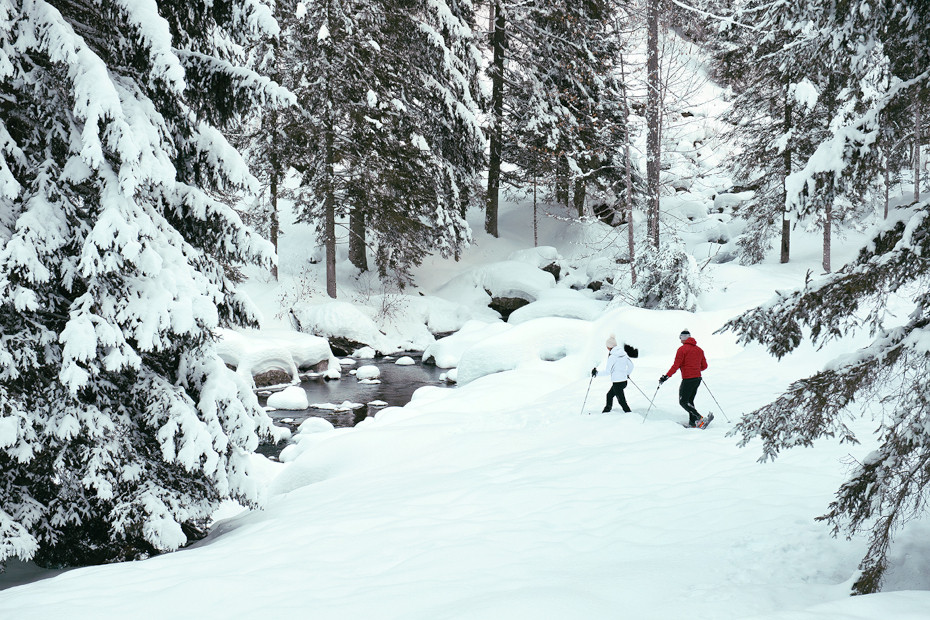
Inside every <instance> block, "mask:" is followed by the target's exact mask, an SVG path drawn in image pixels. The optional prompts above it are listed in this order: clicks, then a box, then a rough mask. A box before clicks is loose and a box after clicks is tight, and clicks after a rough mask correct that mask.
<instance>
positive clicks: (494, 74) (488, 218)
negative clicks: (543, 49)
mask: <svg viewBox="0 0 930 620" xmlns="http://www.w3.org/2000/svg"><path fill="white" fill-rule="evenodd" d="M505 27H506V23H505V21H504V12H503V9H502V3H501V0H495V2H494V30H493V31H492V32H491V47H492V48H493V50H494V58H493V60H492V63H491V153H490V159H489V161H488V202H487V208H486V211H485V214H484V230H485V232H487V233H488V234H490V235H492V236H494V237H497V236H498V231H497V211H498V204H499V201H500V185H501V148H502V145H503V133H504V45H505V43H506V41H505V38H504V37H505V34H506V32H505V30H504V29H505Z"/></svg>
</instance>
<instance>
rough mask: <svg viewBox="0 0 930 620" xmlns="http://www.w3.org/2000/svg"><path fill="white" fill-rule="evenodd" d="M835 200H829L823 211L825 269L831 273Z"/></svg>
mask: <svg viewBox="0 0 930 620" xmlns="http://www.w3.org/2000/svg"><path fill="white" fill-rule="evenodd" d="M832 229H833V201H832V200H830V201H827V204H826V206H824V212H823V270H824V272H826V273H830V245H831V241H832V240H831V235H832V232H833V230H832Z"/></svg>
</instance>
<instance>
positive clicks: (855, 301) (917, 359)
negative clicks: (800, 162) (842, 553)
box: [723, 202, 930, 594]
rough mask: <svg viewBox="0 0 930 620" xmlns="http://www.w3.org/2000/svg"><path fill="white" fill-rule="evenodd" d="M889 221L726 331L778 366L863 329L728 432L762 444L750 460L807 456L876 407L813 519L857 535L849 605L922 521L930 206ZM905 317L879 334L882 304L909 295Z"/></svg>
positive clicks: (929, 410)
mask: <svg viewBox="0 0 930 620" xmlns="http://www.w3.org/2000/svg"><path fill="white" fill-rule="evenodd" d="M893 215H895V217H896V220H895V221H893V222H889V223H888V224H887V229H886V230H884V231H883V232H881V233H880V234H879V235H877V236H876V237H875V239H874V240H873V242H872V243H871V244H870V245H869V246H868V247H866V248H865V249H863V250H862V251H861V252H860V254H859V257H858V258H857V259H856V260H855V261H853V262H852V263H850V264H849V265H847V266H845V267H844V268H843V269H841V270H840V271H838V272H837V273H835V274H831V275H829V276H827V277H826V278H824V279H823V280H822V281H820V282H818V283H816V284H810V285H808V286H806V287H805V288H804V289H803V290H801V291H799V292H796V293H792V294H787V295H786V294H780V295H779V296H778V297H776V298H775V299H773V300H772V301H770V302H769V303H767V304H766V305H764V306H761V307H759V308H756V309H755V310H751V311H749V312H747V313H745V314H743V315H742V316H740V317H737V318H736V319H733V320H731V321H730V322H728V323H727V324H726V325H725V326H724V328H723V329H726V330H732V331H735V332H737V333H738V334H739V340H740V342H749V341H753V340H755V341H758V342H761V343H763V344H765V345H766V346H767V347H768V349H769V351H770V352H771V353H772V354H773V355H775V356H777V357H779V358H781V357H782V356H784V355H786V354H788V353H789V352H791V351H792V350H794V349H795V348H796V347H797V346H798V344H800V342H801V341H802V340H803V339H804V333H805V330H810V337H811V338H812V340H814V341H815V342H826V341H828V340H831V339H835V338H841V337H843V336H845V335H846V334H848V333H849V332H850V331H852V330H855V329H859V328H868V329H870V331H871V333H873V334H874V335H875V339H874V340H873V342H872V343H871V344H870V345H869V346H868V347H865V348H864V349H862V350H860V351H859V352H857V353H855V354H852V355H849V356H847V357H845V358H840V359H838V360H836V361H835V362H833V363H832V364H830V365H828V366H827V367H826V368H825V369H824V370H823V371H821V372H818V373H816V374H815V375H813V376H811V377H808V378H806V379H802V380H799V381H796V382H795V383H793V384H792V385H791V386H790V387H789V388H788V391H787V392H785V394H783V395H782V396H781V397H779V398H778V399H777V400H775V401H774V402H772V403H770V404H768V405H766V406H765V407H762V408H760V409H758V410H756V411H753V412H752V413H749V414H747V415H745V416H744V417H743V419H742V420H741V421H740V422H739V423H738V424H737V425H736V427H735V428H734V430H733V432H734V433H735V434H739V435H742V441H741V444H742V445H745V444H747V443H748V442H749V441H750V440H751V439H753V438H756V437H758V438H760V439H761V440H762V450H763V455H762V460H768V459H772V458H775V456H777V455H778V453H779V452H780V451H781V450H783V449H785V448H792V447H795V446H810V445H812V444H813V442H814V440H816V439H818V438H821V437H839V438H840V440H841V441H848V442H856V441H857V440H856V437H855V436H854V434H853V432H852V431H851V430H850V429H849V427H848V426H847V425H846V423H845V421H846V419H848V418H849V416H851V415H853V414H852V413H851V412H850V406H851V405H852V404H853V403H854V402H855V401H857V400H858V401H860V402H861V401H863V400H867V399H872V400H873V401H878V402H881V403H882V405H883V410H884V413H883V414H882V416H881V418H880V423H879V427H878V429H877V430H876V433H877V435H878V438H879V447H878V449H877V450H876V451H874V452H872V453H871V454H870V455H869V456H868V457H867V458H866V459H864V460H863V462H862V463H860V464H859V466H858V467H857V468H856V469H855V470H854V471H853V472H852V475H851V477H850V478H849V480H847V481H846V482H845V483H843V485H842V486H841V487H840V488H839V490H838V491H837V493H836V499H835V500H834V501H833V502H832V503H831V504H830V510H829V511H828V512H827V513H826V514H825V515H824V516H822V517H820V518H821V519H824V520H826V521H828V522H829V523H830V524H831V525H832V526H833V531H834V534H839V533H841V532H844V533H846V534H848V535H849V536H852V535H854V534H857V533H860V532H868V533H869V538H870V545H869V550H868V553H867V554H866V556H865V557H864V558H863V560H862V563H861V565H860V569H861V570H862V573H861V575H860V576H859V578H858V579H857V580H856V582H855V584H854V586H853V590H854V592H855V593H856V594H865V593H869V592H876V591H877V590H878V589H879V587H880V585H881V581H882V576H883V575H884V573H885V570H886V568H887V564H888V560H887V552H888V548H889V546H890V544H891V542H892V539H893V536H894V534H895V532H896V531H897V530H898V529H899V528H900V527H901V526H902V525H903V524H904V523H906V522H907V521H908V520H909V519H910V518H912V517H914V516H916V515H919V514H923V513H924V512H925V510H926V505H927V500H928V498H930V431H928V429H930V400H928V398H927V390H926V377H927V375H928V373H930V353H928V350H930V347H928V343H930V203H928V202H924V203H922V204H919V205H917V206H916V207H914V208H911V209H907V210H901V211H899V212H895V213H894V214H893ZM913 291H916V299H915V308H914V311H913V312H912V313H911V314H910V316H909V317H908V319H907V322H906V323H905V324H904V325H900V326H896V327H893V328H888V329H885V328H883V320H884V319H885V315H886V311H885V308H886V300H887V298H888V296H889V295H891V294H893V293H900V294H903V295H911V294H912V292H913Z"/></svg>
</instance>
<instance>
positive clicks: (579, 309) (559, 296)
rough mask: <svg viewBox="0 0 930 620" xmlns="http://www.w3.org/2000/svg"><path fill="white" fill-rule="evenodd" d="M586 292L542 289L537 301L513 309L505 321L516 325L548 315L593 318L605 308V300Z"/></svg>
mask: <svg viewBox="0 0 930 620" xmlns="http://www.w3.org/2000/svg"><path fill="white" fill-rule="evenodd" d="M587 293H588V292H586V291H575V290H572V289H552V290H549V291H543V292H542V294H541V295H540V298H539V300H538V301H534V302H533V303H531V304H529V305H526V306H523V307H522V308H518V309H517V310H514V311H513V313H512V314H511V315H510V316H509V317H508V318H507V322H508V323H510V324H511V325H518V324H520V323H525V322H527V321H530V320H532V319H538V318H542V317H549V316H557V317H563V318H569V319H583V320H585V321H591V320H594V319H596V318H597V317H598V316H600V315H601V314H602V313H603V312H604V310H605V309H606V308H607V302H606V301H602V300H599V299H592V298H591V297H590V295H588V294H587Z"/></svg>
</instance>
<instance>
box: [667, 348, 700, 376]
mask: <svg viewBox="0 0 930 620" xmlns="http://www.w3.org/2000/svg"><path fill="white" fill-rule="evenodd" d="M679 368H681V378H682V379H694V378H695V377H700V376H701V371H702V370H707V359H705V358H704V350H703V349H701V347H699V346H697V340H695V339H694V338H688V339H687V340H685V341H684V342H683V343H682V345H681V346H680V347H678V353H676V354H675V363H674V364H672V367H671V368H669V370H668V372H667V373H665V375H666V376H667V377H671V376H672V375H674V374H675V371H676V370H678V369H679Z"/></svg>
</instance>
